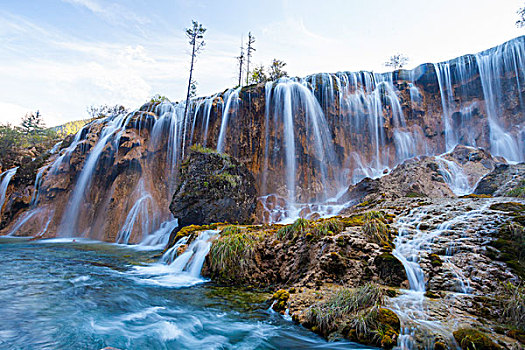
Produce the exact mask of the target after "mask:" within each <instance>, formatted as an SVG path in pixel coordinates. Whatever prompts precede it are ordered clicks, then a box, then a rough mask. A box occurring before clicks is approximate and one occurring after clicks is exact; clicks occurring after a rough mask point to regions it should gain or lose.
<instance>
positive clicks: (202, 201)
mask: <svg viewBox="0 0 525 350" xmlns="http://www.w3.org/2000/svg"><path fill="white" fill-rule="evenodd" d="M256 202H257V190H256V188H255V179H254V177H253V175H252V174H251V173H250V172H249V170H248V169H246V167H244V166H243V165H242V164H241V163H239V162H238V161H237V160H235V159H233V158H232V157H230V156H228V155H226V154H220V153H217V152H215V151H213V150H211V149H206V148H202V147H192V148H191V150H190V152H189V154H188V158H187V159H186V160H185V161H184V163H182V164H181V167H180V173H179V178H178V186H177V189H176V191H175V193H174V194H173V199H172V201H171V204H170V210H171V212H172V213H173V216H174V217H176V218H178V220H179V226H188V225H207V224H211V223H214V222H230V223H239V224H247V223H250V222H252V221H253V214H254V213H255V205H256Z"/></svg>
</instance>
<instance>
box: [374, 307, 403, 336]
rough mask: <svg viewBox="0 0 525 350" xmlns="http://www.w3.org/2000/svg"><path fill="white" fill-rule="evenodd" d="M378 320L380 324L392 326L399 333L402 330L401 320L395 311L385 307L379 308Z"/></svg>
mask: <svg viewBox="0 0 525 350" xmlns="http://www.w3.org/2000/svg"><path fill="white" fill-rule="evenodd" d="M377 320H378V321H379V323H380V324H382V325H384V326H389V327H391V328H392V329H393V330H394V331H395V332H397V333H398V334H399V331H400V330H401V321H400V320H399V317H398V316H397V314H396V313H395V312H394V311H392V310H389V309H384V308H381V309H379V312H378V315H377Z"/></svg>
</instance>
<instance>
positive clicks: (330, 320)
mask: <svg viewBox="0 0 525 350" xmlns="http://www.w3.org/2000/svg"><path fill="white" fill-rule="evenodd" d="M383 296H384V295H383V291H382V289H381V288H379V286H378V285H376V284H373V283H368V284H366V285H364V286H361V287H358V288H356V289H349V288H343V289H341V290H339V291H338V292H336V293H335V294H334V295H333V296H332V297H331V298H330V299H328V300H327V301H324V302H320V303H317V304H315V305H313V306H312V307H310V309H309V310H308V312H307V314H306V318H307V320H308V323H310V324H312V325H314V326H316V327H317V328H318V329H319V330H320V331H321V332H323V333H329V332H330V330H332V329H333V328H334V327H335V323H336V321H337V319H339V318H341V317H342V316H344V315H351V314H357V312H358V311H360V310H363V309H366V308H369V307H372V306H375V305H379V304H381V303H382V302H383ZM355 317H357V315H354V318H355Z"/></svg>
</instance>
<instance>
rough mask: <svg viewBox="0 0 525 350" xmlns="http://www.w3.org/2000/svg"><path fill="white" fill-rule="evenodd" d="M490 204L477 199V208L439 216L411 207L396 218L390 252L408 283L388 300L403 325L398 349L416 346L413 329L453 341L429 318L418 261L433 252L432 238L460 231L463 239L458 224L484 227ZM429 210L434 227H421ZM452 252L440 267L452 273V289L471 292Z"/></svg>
mask: <svg viewBox="0 0 525 350" xmlns="http://www.w3.org/2000/svg"><path fill="white" fill-rule="evenodd" d="M491 204H492V202H491V201H490V200H489V201H485V202H483V203H478V204H477V205H478V208H476V209H472V208H470V207H467V208H468V209H467V211H466V212H465V211H463V210H458V211H452V212H450V211H448V210H445V211H444V214H443V215H442V216H439V214H437V215H436V210H432V208H425V207H419V208H415V209H412V210H411V211H410V212H409V213H408V214H406V215H404V216H402V217H400V218H399V219H398V220H397V221H396V223H395V226H396V228H397V230H398V236H397V237H396V238H395V240H394V246H395V248H394V250H393V252H392V254H393V255H394V256H395V257H396V258H398V259H399V261H401V263H402V264H403V266H404V268H405V271H406V274H407V278H408V282H409V284H410V289H409V290H403V293H402V294H401V295H400V296H398V297H395V298H393V299H391V300H390V302H391V304H392V305H391V306H392V309H393V310H394V311H395V312H396V313H397V314H398V315H399V316H400V318H401V321H402V326H403V329H402V332H401V334H400V337H399V339H398V348H399V349H416V344H415V340H414V339H415V333H416V332H420V333H421V334H423V333H422V332H429V333H435V334H441V335H442V336H444V337H445V338H448V341H449V342H450V343H451V344H455V340H454V338H453V336H452V334H451V333H449V332H448V331H446V330H445V328H444V327H443V325H442V324H441V323H439V322H437V321H431V320H430V319H431V317H430V316H429V315H428V314H427V306H426V305H425V303H426V302H427V301H426V298H425V292H426V290H427V281H426V278H427V276H425V273H424V271H423V269H422V267H421V264H420V261H421V258H422V257H425V256H428V255H429V254H431V253H433V249H432V248H433V242H434V241H437V240H440V239H442V237H443V236H444V237H448V236H450V235H451V232H461V233H460V234H459V235H460V237H461V239H464V238H465V237H466V235H465V233H463V231H464V229H463V228H462V227H461V226H460V225H461V224H467V225H469V224H478V225H479V226H480V227H476V228H477V229H478V230H480V229H481V227H485V225H486V224H487V223H486V221H484V220H490V216H486V217H487V218H489V219H484V220H480V218H481V217H482V216H483V215H486V214H483V213H484V212H485V211H486V210H487V208H489V206H490V205H491ZM470 205H472V204H470ZM429 214H432V216H433V217H436V221H437V222H438V224H437V225H436V226H435V227H432V225H430V226H431V227H430V228H425V229H421V227H420V226H421V224H422V223H423V222H428V220H429V219H428V218H429ZM450 214H452V215H450ZM456 226H458V227H456ZM476 239H477V238H476ZM451 242H452V243H454V241H451ZM455 253H456V251H455V250H454V249H447V252H446V254H447V256H444V257H443V258H442V259H443V261H444V266H443V268H446V269H447V270H448V271H449V272H450V273H451V274H452V275H453V276H454V280H455V286H454V290H453V291H454V292H457V293H456V294H457V295H461V294H463V295H468V294H469V293H470V292H471V288H470V281H469V279H468V278H466V277H465V276H464V275H463V273H462V272H461V270H460V269H459V268H457V267H456V266H455V265H454V264H453V262H452V261H451V258H452V257H453V255H454V254H455ZM454 295H455V294H453V296H454ZM413 324H416V325H417V328H410V327H409V325H413ZM420 340H421V339H420ZM427 340H428V341H429V342H428V344H426V345H425V348H433V338H432V339H427Z"/></svg>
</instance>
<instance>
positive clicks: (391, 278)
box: [374, 253, 407, 287]
mask: <svg viewBox="0 0 525 350" xmlns="http://www.w3.org/2000/svg"><path fill="white" fill-rule="evenodd" d="M374 265H375V266H376V269H377V273H378V275H379V278H380V279H381V282H382V283H383V284H385V285H388V286H392V287H398V286H400V285H401V283H403V282H404V281H405V280H406V279H407V275H406V270H405V268H404V266H403V264H402V263H401V261H399V259H397V258H396V257H395V256H393V255H392V254H391V253H382V254H380V255H378V256H376V257H375V259H374Z"/></svg>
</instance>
